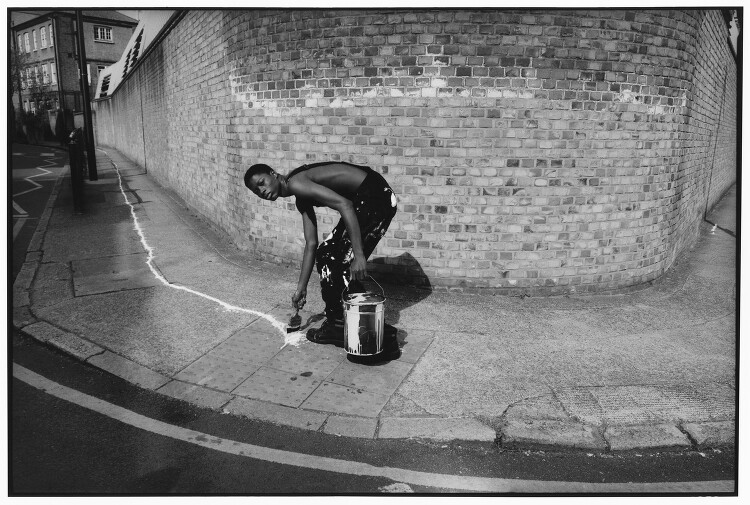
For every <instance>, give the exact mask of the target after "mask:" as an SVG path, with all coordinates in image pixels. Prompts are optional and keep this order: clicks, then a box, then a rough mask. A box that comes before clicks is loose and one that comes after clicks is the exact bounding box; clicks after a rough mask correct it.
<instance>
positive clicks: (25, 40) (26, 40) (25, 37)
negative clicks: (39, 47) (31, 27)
mask: <svg viewBox="0 0 750 505" xmlns="http://www.w3.org/2000/svg"><path fill="white" fill-rule="evenodd" d="M23 45H24V47H25V48H26V52H27V53H30V52H31V45H30V44H29V32H26V33H24V34H23Z"/></svg>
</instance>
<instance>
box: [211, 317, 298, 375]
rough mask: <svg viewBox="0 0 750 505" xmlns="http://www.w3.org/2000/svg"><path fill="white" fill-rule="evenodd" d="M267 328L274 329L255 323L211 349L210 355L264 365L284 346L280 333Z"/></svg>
mask: <svg viewBox="0 0 750 505" xmlns="http://www.w3.org/2000/svg"><path fill="white" fill-rule="evenodd" d="M266 326H267V327H268V328H272V327H271V326H270V325H269V324H259V323H258V322H254V323H252V324H250V325H248V326H246V327H244V328H242V329H241V330H239V331H237V332H236V333H234V334H233V335H232V336H231V337H229V338H227V339H226V340H224V341H223V342H222V343H221V344H219V345H217V346H216V347H214V348H213V349H211V351H210V352H209V354H211V355H212V356H218V357H223V358H225V359H231V360H235V361H243V362H250V363H255V364H258V365H261V364H264V363H266V362H267V361H268V360H270V359H271V358H273V357H274V356H275V355H276V354H278V353H279V350H280V349H281V347H282V345H283V342H282V341H281V340H280V338H279V336H278V332H275V333H272V332H271V331H270V330H268V329H267V328H266Z"/></svg>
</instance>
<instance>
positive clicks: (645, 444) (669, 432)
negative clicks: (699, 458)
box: [604, 423, 692, 451]
mask: <svg viewBox="0 0 750 505" xmlns="http://www.w3.org/2000/svg"><path fill="white" fill-rule="evenodd" d="M604 439H605V440H606V441H607V444H608V445H609V447H610V449H611V450H613V451H624V450H632V449H662V450H668V449H687V448H689V447H691V446H692V444H691V442H690V439H689V438H688V437H687V435H685V434H684V433H683V432H682V431H680V430H679V429H678V428H677V426H675V425H674V424H664V423H662V424H641V425H634V426H609V427H607V429H606V430H605V431H604Z"/></svg>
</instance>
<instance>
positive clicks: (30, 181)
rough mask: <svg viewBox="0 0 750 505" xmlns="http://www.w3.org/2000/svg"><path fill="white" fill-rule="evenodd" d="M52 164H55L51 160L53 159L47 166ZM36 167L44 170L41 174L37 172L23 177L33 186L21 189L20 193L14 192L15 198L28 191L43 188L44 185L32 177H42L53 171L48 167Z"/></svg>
mask: <svg viewBox="0 0 750 505" xmlns="http://www.w3.org/2000/svg"><path fill="white" fill-rule="evenodd" d="M51 165H54V163H53V162H51V161H48V162H47V166H51ZM34 169H35V170H41V171H42V172H41V173H39V174H36V175H30V176H28V177H24V178H23V180H24V181H27V182H28V183H29V184H31V185H32V186H33V187H32V188H31V189H27V190H26V191H21V192H20V193H13V197H14V198H15V197H17V196H21V195H25V194H26V193H31V192H32V191H36V190H38V189H41V188H42V185H41V184H39V183H37V182H36V181H32V180H31V179H34V178H35V177H41V176H43V175H49V174H51V173H52V172H51V171H49V170H47V169H46V168H42V167H34Z"/></svg>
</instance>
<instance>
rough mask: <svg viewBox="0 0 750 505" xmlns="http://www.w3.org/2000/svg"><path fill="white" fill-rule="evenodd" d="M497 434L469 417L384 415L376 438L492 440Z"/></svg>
mask: <svg viewBox="0 0 750 505" xmlns="http://www.w3.org/2000/svg"><path fill="white" fill-rule="evenodd" d="M496 437H497V434H496V433H495V430H493V429H492V428H490V427H489V426H485V425H484V424H482V423H480V422H479V421H477V420H475V419H471V418H444V417H427V418H415V417H384V418H381V419H380V429H379V430H378V438H379V439H386V438H427V439H431V440H438V441H451V440H466V441H478V442H494V441H495V438H496Z"/></svg>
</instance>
